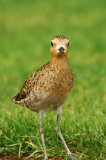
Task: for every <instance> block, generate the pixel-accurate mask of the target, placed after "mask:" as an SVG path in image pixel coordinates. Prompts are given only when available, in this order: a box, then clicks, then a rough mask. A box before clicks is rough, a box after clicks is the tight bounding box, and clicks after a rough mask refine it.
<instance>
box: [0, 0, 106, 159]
mask: <svg viewBox="0 0 106 160" xmlns="http://www.w3.org/2000/svg"><path fill="white" fill-rule="evenodd" d="M105 5H106V1H105V0H93V1H91V0H82V1H78V0H67V1H60V0H57V1H56V0H54V1H49V0H45V1H39V0H36V1H35V0H31V1H28V0H18V1H14V0H9V1H8V0H0V154H8V153H15V154H17V156H19V157H20V156H22V155H23V154H27V156H28V155H31V154H32V155H33V156H35V157H43V156H44V155H43V147H42V143H41V137H40V132H39V116H38V114H37V113H34V112H32V111H30V110H28V109H27V108H24V107H22V106H19V105H15V104H11V103H10V99H11V98H12V97H13V96H14V95H16V94H17V93H18V92H19V90H20V88H21V86H22V84H23V83H24V81H25V79H26V78H27V77H28V76H29V75H30V74H31V73H32V72H34V71H35V70H36V69H37V68H39V67H40V66H41V65H43V64H44V63H46V62H47V61H48V60H49V59H50V53H49V48H50V40H51V38H52V37H53V36H54V35H57V34H63V35H65V36H67V37H68V38H69V39H70V51H69V54H68V58H69V62H70V66H71V69H72V71H73V73H74V76H75V83H74V88H73V90H72V93H71V94H70V96H69V98H68V99H67V101H66V103H65V104H64V107H63V111H62V117H61V130H62V133H63V135H64V137H65V140H66V142H67V144H68V146H69V148H70V150H71V152H72V153H73V155H75V156H76V157H77V158H78V159H82V160H84V159H86V160H96V159H98V160H99V159H104V157H105V142H104V134H105V107H106V61H105V59H106V54H105V53H106V44H105V43H106V21H105V18H106V9H105ZM43 123H44V128H45V141H46V147H47V153H48V155H49V156H50V157H52V158H53V159H54V158H55V157H60V158H61V159H66V158H67V153H66V151H65V149H64V147H63V145H62V143H61V141H60V139H59V137H58V135H57V134H56V131H55V124H56V113H55V112H48V113H47V116H46V118H44V122H43Z"/></svg>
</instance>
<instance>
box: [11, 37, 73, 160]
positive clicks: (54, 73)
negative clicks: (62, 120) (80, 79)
mask: <svg viewBox="0 0 106 160" xmlns="http://www.w3.org/2000/svg"><path fill="white" fill-rule="evenodd" d="M68 46H69V40H68V39H67V38H66V37H65V36H62V35H60V36H55V37H53V38H52V40H51V48H50V52H51V60H50V61H49V62H48V63H46V64H45V65H43V66H42V67H41V68H40V69H38V70H36V71H35V72H34V73H33V74H31V75H30V76H29V78H28V79H27V80H26V81H25V83H24V85H23V87H22V89H21V91H20V92H19V93H18V95H16V96H15V97H14V98H13V99H12V100H11V101H12V102H14V103H16V104H20V105H23V106H26V107H27V108H29V109H31V110H33V111H35V112H39V113H41V111H43V110H47V109H48V108H54V109H56V110H58V109H59V108H60V106H63V104H64V102H65V100H66V98H67V97H68V95H69V93H70V91H71V89H72V87H73V74H72V71H71V69H70V67H69V63H68V59H67V53H68ZM43 145H44V144H43ZM44 151H45V145H44ZM45 157H47V155H46V151H45ZM45 159H46V158H45Z"/></svg>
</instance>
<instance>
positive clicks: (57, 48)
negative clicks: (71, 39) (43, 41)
mask: <svg viewBox="0 0 106 160" xmlns="http://www.w3.org/2000/svg"><path fill="white" fill-rule="evenodd" d="M60 47H63V48H64V50H65V49H66V47H65V45H64V44H62V45H57V47H56V53H59V48H60Z"/></svg>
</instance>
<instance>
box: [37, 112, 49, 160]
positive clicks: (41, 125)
mask: <svg viewBox="0 0 106 160" xmlns="http://www.w3.org/2000/svg"><path fill="white" fill-rule="evenodd" d="M39 113H40V134H41V138H42V143H43V148H44V155H45V160H49V159H48V156H47V153H46V146H45V140H44V129H43V124H42V117H43V113H44V111H40V112H39Z"/></svg>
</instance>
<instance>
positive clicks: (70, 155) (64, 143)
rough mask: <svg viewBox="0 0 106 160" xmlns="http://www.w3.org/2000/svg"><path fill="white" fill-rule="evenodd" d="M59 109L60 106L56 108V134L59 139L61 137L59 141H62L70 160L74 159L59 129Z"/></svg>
mask: <svg viewBox="0 0 106 160" xmlns="http://www.w3.org/2000/svg"><path fill="white" fill-rule="evenodd" d="M61 109H62V106H61V107H59V108H58V109H57V125H56V131H57V133H58V135H59V137H60V139H61V141H62V143H63V145H64V147H65V149H66V151H67V153H68V156H69V158H71V159H72V160H75V157H74V156H73V155H72V153H71V152H70V150H69V148H68V146H67V144H66V142H65V140H64V137H63V136H62V133H61V130H60V116H61Z"/></svg>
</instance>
